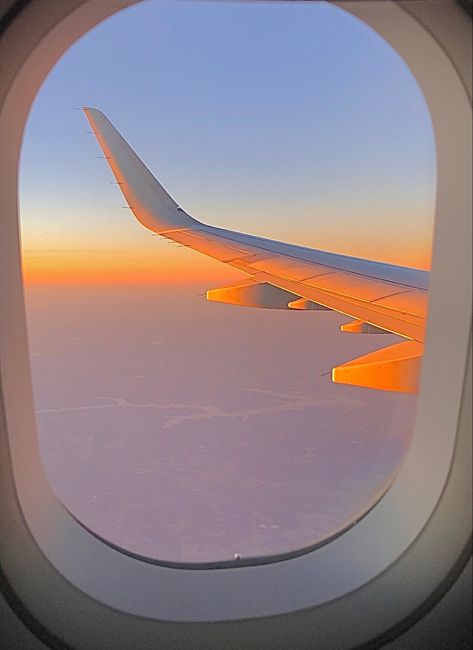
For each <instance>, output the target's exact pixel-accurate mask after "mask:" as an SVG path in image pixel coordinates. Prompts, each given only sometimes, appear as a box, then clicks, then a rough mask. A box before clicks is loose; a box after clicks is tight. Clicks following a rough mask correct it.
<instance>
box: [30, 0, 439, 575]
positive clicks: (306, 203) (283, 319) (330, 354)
mask: <svg viewBox="0 0 473 650" xmlns="http://www.w3.org/2000/svg"><path fill="white" fill-rule="evenodd" d="M125 44H126V47H125ZM83 105H88V106H95V107H97V108H99V109H100V110H102V111H103V112H104V113H105V114H106V115H107V116H108V118H109V119H110V120H111V121H112V122H113V123H114V125H115V126H116V128H117V129H118V130H119V131H120V132H121V133H122V134H123V136H124V137H125V138H126V139H127V141H128V142H129V143H130V145H131V146H132V147H133V148H134V149H135V150H136V152H137V154H138V155H139V156H140V157H141V158H142V159H143V160H144V162H145V163H146V164H147V165H148V167H149V168H150V170H151V171H152V172H153V173H154V174H155V176H156V177H157V178H158V179H159V181H160V182H161V183H162V184H163V185H164V187H165V188H166V189H167V190H168V191H169V192H170V194H171V195H172V196H173V197H174V198H175V199H176V201H177V202H178V203H179V205H180V206H182V209H183V210H185V211H187V212H189V213H190V214H192V215H193V216H194V217H196V218H197V219H199V220H201V221H203V222H205V223H208V224H211V225H213V226H217V227H221V228H227V229H230V230H232V231H239V232H244V233H250V234H254V235H258V236H261V237H266V238H270V239H271V240H278V241H284V242H290V243H293V244H298V245H302V246H305V247H308V248H315V249H320V250H323V251H330V252H335V253H338V254H341V255H346V256H351V257H353V256H354V257H357V258H364V259H369V260H375V261H379V262H386V263H388V264H391V265H398V266H402V267H413V268H417V269H423V270H428V268H429V264H430V252H431V240H432V229H433V213H434V193H435V151H434V141H433V134H432V130H431V126H430V120H429V115H428V111H427V107H426V105H425V102H424V100H423V98H422V95H421V92H420V90H419V88H418V86H417V84H416V82H415V80H414V78H413V76H412V75H411V73H410V72H409V70H408V69H407V67H406V65H405V64H404V62H403V61H402V60H401V59H400V57H399V56H398V55H397V54H396V53H395V52H394V50H392V48H391V47H390V46H389V45H388V44H387V43H386V42H385V41H383V40H382V39H381V37H380V36H379V35H377V34H376V33H374V32H373V31H372V30H371V29H369V28H368V27H367V26H366V25H364V24H363V23H361V22H360V21H358V20H357V19H355V18H354V17H353V16H350V15H348V14H347V13H345V12H344V11H343V10H341V9H339V8H337V7H334V6H330V5H326V4H323V3H314V4H309V3H307V4H302V3H274V4H267V3H264V4H256V3H255V4H252V3H249V4H236V3H228V4H227V3H221V4H218V3H208V4H207V3H196V4H193V3H171V2H147V3H143V4H140V5H137V6H135V7H133V8H131V9H128V10H126V11H124V12H121V13H119V14H116V15H115V16H113V17H112V18H110V19H109V20H107V21H105V22H104V23H102V24H101V25H99V26H98V27H96V28H95V29H94V30H92V31H91V32H89V33H88V34H87V35H86V36H84V37H83V38H82V39H81V40H80V41H79V42H78V43H77V44H76V45H74V46H73V47H72V48H71V49H70V50H69V51H68V52H67V54H66V55H65V56H64V57H63V58H62V59H61V61H60V62H59V63H58V64H57V66H56V68H55V69H54V70H53V71H52V73H51V74H50V75H49V77H48V79H47V80H46V82H45V83H44V85H43V87H42V89H41V91H40V93H39V94H38V97H37V99H36V101H35V104H34V106H33V108H32V111H31V114H30V118H29V122H28V126H27V130H26V134H25V141H24V146H23V153H22V161H21V183H20V200H21V227H22V247H23V269H24V278H25V290H26V306H27V316H28V329H29V341H30V351H31V362H32V371H33V384H34V394H35V406H36V413H37V425H38V435H39V440H40V448H41V455H42V459H43V462H44V465H45V468H46V471H47V474H48V477H49V480H50V483H51V486H52V488H53V489H54V491H55V492H56V494H57V496H58V497H59V498H60V499H61V500H62V501H63V503H64V504H65V506H66V507H67V508H68V509H69V510H70V511H71V512H72V513H73V514H74V516H76V517H77V519H79V521H81V522H82V523H83V524H84V525H86V526H87V527H88V528H90V529H91V530H93V531H94V532H95V533H96V534H98V535H100V536H101V537H103V538H104V539H107V540H108V541H110V542H112V543H113V544H116V545H118V546H120V547H122V548H124V549H126V550H127V551H130V552H132V553H136V554H139V555H142V556H146V557H149V558H152V559H156V560H162V561H167V562H176V563H183V562H184V563H185V562H192V563H201V562H204V563H205V562H221V561H227V560H233V559H234V558H235V557H236V556H239V557H241V558H242V559H245V560H246V559H248V558H252V557H262V556H263V557H268V558H269V557H271V556H273V557H274V556H277V555H279V554H282V553H287V552H296V551H298V550H301V549H304V548H307V547H309V546H311V545H313V544H317V543H320V542H322V541H324V540H326V539H328V538H329V537H331V536H332V535H334V534H336V533H338V532H340V531H342V530H343V529H344V528H346V527H347V526H349V525H351V524H352V523H353V522H354V521H356V519H358V518H359V517H360V516H362V515H363V514H364V513H365V512H366V511H367V510H368V509H369V508H370V507H372V505H373V504H374V503H376V501H377V500H378V499H379V498H380V497H381V496H382V494H383V493H384V492H385V491H386V489H387V488H388V486H389V484H390V483H391V481H392V480H393V478H394V476H395V474H396V472H397V469H398V468H399V466H400V464H401V463H402V459H403V457H404V454H405V451H406V449H407V446H408V444H409V440H410V435H411V432H412V431H413V426H414V418H415V410H416V395H415V394H407V393H402V392H393V391H385V390H374V389H368V388H361V387H358V386H352V385H347V384H336V383H333V382H332V381H331V376H330V375H331V370H332V368H334V367H337V366H339V365H341V364H343V363H346V362H348V361H350V360H352V359H356V358H359V357H361V356H363V355H366V354H368V353H370V352H372V351H374V350H377V349H380V348H384V347H387V346H390V345H393V344H395V343H398V342H402V341H403V340H405V339H403V338H401V337H399V336H396V335H394V334H390V333H384V334H379V333H358V334H356V333H349V332H347V331H345V332H343V331H341V330H340V328H341V326H342V325H344V324H347V323H348V322H349V321H352V320H353V319H352V318H349V317H347V316H345V315H343V314H340V313H337V312H336V311H321V310H297V309H281V310H279V309H263V308H252V307H247V308H243V307H237V306H234V305H229V304H222V303H217V302H212V301H207V300H206V297H205V292H206V291H207V290H209V289H214V288H219V287H224V286H226V285H232V284H235V283H239V282H242V281H244V280H246V279H247V278H248V276H247V275H246V274H244V273H242V272H240V271H238V270H236V269H235V268H232V267H230V266H228V265H226V264H223V263H221V262H218V261H216V260H214V259H211V258H209V257H206V256H204V255H201V254H199V253H198V252H195V251H192V250H189V249H188V248H186V247H178V246H177V245H175V244H173V243H171V242H169V241H167V240H165V239H161V238H159V237H153V236H152V233H151V232H150V231H149V230H147V229H145V228H144V227H143V226H141V224H139V223H138V222H137V221H136V219H135V218H134V217H133V214H132V213H131V211H130V210H129V209H127V210H124V209H122V208H123V206H126V203H125V200H124V198H123V197H122V196H121V192H120V187H119V186H117V184H116V182H115V179H114V178H113V176H112V175H111V173H110V170H109V168H108V165H107V161H106V160H103V153H102V152H101V151H100V149H99V148H98V147H97V144H96V142H95V139H94V135H93V134H88V135H87V134H86V133H85V132H86V131H88V130H89V131H90V127H89V125H88V124H87V122H86V120H85V118H84V115H83V114H82V113H81V111H79V110H74V108H77V107H80V106H83ZM355 284H356V283H355ZM392 293H393V294H397V290H395V291H393V292H392ZM388 294H389V292H388V293H387V294H386V297H390V294H389V295H388Z"/></svg>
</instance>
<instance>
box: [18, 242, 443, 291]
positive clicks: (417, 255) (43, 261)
mask: <svg viewBox="0 0 473 650" xmlns="http://www.w3.org/2000/svg"><path fill="white" fill-rule="evenodd" d="M426 248H427V247H424V248H423V249H420V247H418V250H416V251H413V250H412V247H411V248H410V249H408V248H407V247H405V248H403V249H402V250H400V251H397V252H396V254H393V255H387V254H386V251H383V252H384V253H385V254H384V255H383V256H382V257H381V255H380V254H379V253H380V252H381V251H378V255H369V254H368V251H369V247H368V246H366V247H365V248H364V249H362V250H360V248H359V247H358V249H357V251H352V252H348V251H340V250H338V251H336V252H337V253H341V254H345V255H353V256H355V257H364V258H366V259H376V260H379V261H383V262H387V263H390V264H396V265H399V266H408V267H414V268H419V269H423V270H426V271H428V270H430V262H431V250H430V247H428V250H426ZM22 270H23V279H24V282H25V283H26V284H62V285H65V284H84V283H85V284H122V283H125V284H127V283H133V284H169V283H176V284H192V283H195V282H217V283H221V282H227V281H228V282H232V281H235V282H237V281H238V280H240V279H242V278H247V277H248V276H247V275H246V274H243V273H241V272H239V271H237V270H235V269H232V268H231V267H229V266H228V265H226V264H224V263H222V262H219V261H217V260H214V259H211V258H209V257H206V256H204V255H202V254H200V253H195V252H189V251H182V249H181V250H180V251H177V250H173V249H170V250H169V251H166V254H165V255H163V254H162V251H159V250H152V249H151V250H150V249H147V250H143V249H141V250H140V247H137V249H134V250H114V249H109V250H103V251H101V250H97V249H95V250H85V249H72V250H71V249H68V250H67V249H62V250H61V249H59V250H51V249H49V250H44V249H30V248H25V249H24V250H23V253H22Z"/></svg>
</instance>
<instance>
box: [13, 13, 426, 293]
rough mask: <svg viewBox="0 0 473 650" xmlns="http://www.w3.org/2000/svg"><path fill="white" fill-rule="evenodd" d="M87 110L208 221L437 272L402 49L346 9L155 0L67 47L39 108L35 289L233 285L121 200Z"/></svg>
mask: <svg viewBox="0 0 473 650" xmlns="http://www.w3.org/2000/svg"><path fill="white" fill-rule="evenodd" d="M84 105H88V106H95V107H97V108H99V109H101V110H102V111H103V112H104V113H105V114H106V115H107V116H108V117H109V119H110V120H111V121H112V122H113V123H114V125H115V126H116V127H117V128H118V130H119V131H121V133H122V134H123V135H124V137H125V138H126V139H127V140H128V141H129V143H130V144H131V145H132V146H133V148H134V149H135V150H136V151H137V153H138V154H139V155H140V156H141V157H142V158H143V160H144V161H145V163H146V164H147V165H148V166H149V168H150V169H151V171H152V172H153V173H154V174H155V176H157V178H158V179H159V180H160V181H161V182H162V184H163V185H164V186H165V187H166V189H167V190H168V191H169V192H170V194H171V195H172V196H174V198H175V199H176V200H177V202H178V203H179V204H180V205H182V206H183V207H184V208H185V209H186V210H187V211H188V212H189V213H190V214H192V215H193V216H195V217H196V218H198V219H200V220H202V221H204V222H208V223H211V224H212V225H218V226H221V227H229V228H232V229H238V230H241V231H244V232H249V233H255V234H259V235H263V236H266V237H270V238H272V239H280V240H285V241H291V242H295V243H301V244H304V245H308V246H313V247H316V248H321V249H326V250H332V251H336V252H342V253H347V254H350V255H355V256H360V257H368V258H372V259H379V260H383V261H388V262H392V263H396V264H401V265H408V266H416V267H420V268H428V266H429V258H430V248H431V237H432V225H433V210H434V187H435V152H434V143H433V136H432V130H431V125H430V121H429V116H428V111H427V108H426V105H425V102H424V100H423V98H422V95H421V93H420V91H419V89H418V87H417V85H416V82H415V81H414V79H413V77H412V75H411V73H410V72H409V70H408V68H407V67H406V65H405V64H404V63H403V61H402V60H401V59H400V58H399V56H398V55H397V54H396V53H395V52H394V51H393V50H392V48H391V47H390V46H388V45H387V44H386V43H385V42H384V41H383V40H382V39H381V38H380V37H379V36H378V35H377V34H375V33H374V32H373V31H372V30H371V29H370V28H368V27H367V26H366V25H364V24H363V23H361V22H360V21H358V20H357V19H356V18H354V17H352V16H351V15H349V14H348V13H346V12H345V11H343V10H341V9H339V8H337V7H334V6H329V5H325V4H323V3H320V4H310V3H303V4H302V3H301V4H299V3H297V4H296V3H291V4H290V6H289V5H286V4H284V3H275V4H271V3H269V4H266V3H264V4H262V3H255V4H252V3H247V4H246V3H243V4H238V3H214V2H209V3H206V2H199V3H192V2H179V1H178V2H154V1H150V2H144V3H142V4H140V5H138V6H135V7H132V8H130V9H128V10H126V11H122V12H120V13H119V14H117V15H115V16H113V17H112V18H110V19H108V20H106V21H105V22H104V23H103V24H101V25H99V26H98V27H96V28H95V29H94V30H92V31H91V32H89V33H88V34H87V35H86V36H84V37H83V38H82V39H81V40H80V41H79V42H78V43H77V44H76V45H75V46H74V47H72V48H71V49H70V50H69V51H68V52H67V53H66V54H65V55H64V57H63V58H62V59H61V61H60V62H59V63H58V64H57V66H56V67H55V68H54V70H53V71H52V73H51V74H50V75H49V77H48V78H47V80H46V81H45V83H44V85H43V86H42V88H41V90H40V92H39V94H38V96H37V98H36V101H35V103H34V105H33V108H32V111H31V114H30V117H29V121H28V125H27V129H26V133H25V139H24V146H23V152H22V159H21V184H20V203H21V225H22V240H23V247H24V269H25V276H26V278H27V280H28V281H35V282H44V281H46V282H62V283H69V282H103V281H104V282H123V281H126V282H140V281H145V282H153V283H154V282H165V283H167V282H170V281H171V282H175V281H178V282H187V281H189V280H192V281H195V280H200V279H208V280H209V281H212V280H224V281H226V280H231V279H233V278H235V279H238V278H239V277H240V274H237V273H236V272H235V271H232V270H230V269H226V268H225V267H224V266H223V265H221V264H220V263H218V262H215V261H212V260H209V259H206V258H204V257H202V256H200V255H199V254H197V253H193V252H191V251H188V250H185V249H178V248H175V247H174V246H173V245H171V244H169V243H166V242H162V241H159V240H158V238H155V237H152V236H151V233H150V232H149V231H147V230H146V229H144V228H143V227H142V226H140V225H139V224H138V223H137V222H136V221H135V220H134V218H133V216H132V214H131V213H130V212H129V210H126V209H123V208H122V206H124V205H125V202H124V199H123V198H122V196H121V193H120V192H119V190H118V188H117V186H116V185H112V184H111V183H110V182H109V181H111V180H112V176H111V173H110V171H109V169H108V166H107V164H106V162H105V161H104V160H103V159H100V158H98V156H99V155H100V154H101V152H100V150H99V148H98V146H97V143H96V142H95V139H94V136H93V135H90V134H87V133H86V132H87V131H88V130H90V127H89V126H88V124H87V122H86V120H85V117H84V115H83V113H82V112H81V111H79V110H74V109H76V108H78V107H81V106H84Z"/></svg>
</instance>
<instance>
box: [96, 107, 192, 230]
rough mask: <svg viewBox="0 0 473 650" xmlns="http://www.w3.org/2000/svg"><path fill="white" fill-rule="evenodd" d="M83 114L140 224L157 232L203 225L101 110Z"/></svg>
mask: <svg viewBox="0 0 473 650" xmlns="http://www.w3.org/2000/svg"><path fill="white" fill-rule="evenodd" d="M83 111H84V113H85V115H86V117H87V119H88V121H89V123H90V126H91V127H92V131H93V133H94V134H95V137H96V138H97V141H98V143H99V145H100V147H101V149H102V151H103V154H104V156H105V158H106V160H107V162H108V164H109V165H110V168H111V170H112V172H113V175H114V176H115V178H116V180H117V182H118V184H119V186H120V189H121V191H122V192H123V195H124V197H125V199H126V201H127V203H128V205H129V207H130V209H131V210H132V212H133V214H134V215H135V217H136V218H137V219H138V221H140V222H141V223H142V224H143V225H144V226H146V227H147V228H149V229H150V230H153V231H154V232H157V233H165V232H166V231H169V230H176V229H182V228H193V227H195V226H196V225H200V224H199V222H198V221H197V220H196V219H193V218H192V217H191V216H190V215H188V214H187V213H186V212H184V210H182V208H180V207H179V206H178V204H177V203H176V202H175V201H174V199H173V198H172V197H171V196H170V195H169V194H168V193H167V192H166V190H165V189H164V187H163V186H162V185H161V184H160V183H159V182H158V181H157V180H156V178H155V177H154V176H153V174H152V173H151V172H150V171H149V169H148V168H147V167H146V165H145V164H144V163H143V162H142V161H141V160H140V158H138V156H137V155H136V153H135V152H134V151H133V149H132V148H131V147H130V145H129V144H128V142H127V141H126V140H125V139H124V138H123V137H122V136H121V135H120V133H119V132H118V131H117V130H116V129H115V127H114V126H113V124H112V123H111V122H110V121H109V120H108V119H107V117H105V115H104V114H103V113H102V112H101V111H99V110H97V109H96V108H90V107H87V106H84V108H83Z"/></svg>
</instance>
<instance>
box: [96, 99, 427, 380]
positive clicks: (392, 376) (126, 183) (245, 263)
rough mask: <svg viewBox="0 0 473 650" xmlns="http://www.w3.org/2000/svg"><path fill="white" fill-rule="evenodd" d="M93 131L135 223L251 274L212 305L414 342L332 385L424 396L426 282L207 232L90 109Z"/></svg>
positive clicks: (351, 366)
mask: <svg viewBox="0 0 473 650" xmlns="http://www.w3.org/2000/svg"><path fill="white" fill-rule="evenodd" d="M84 112H85V115H86V117H87V119H88V120H89V123H90V125H91V127H92V131H93V133H94V134H95V136H96V138H97V140H98V143H99V145H100V147H101V149H102V151H103V154H104V157H105V158H106V160H107V162H108V164H109V165H110V168H111V170H112V172H113V174H114V176H115V179H116V182H117V184H118V185H119V187H120V189H121V190H122V193H123V195H124V197H125V199H126V201H127V203H128V206H129V207H130V209H131V210H132V212H133V214H134V215H135V217H136V218H137V219H138V221H140V222H141V223H142V224H143V225H144V226H146V227H147V228H149V229H150V230H152V231H154V232H156V233H158V234H159V235H162V236H163V237H166V238H167V239H170V240H172V241H175V242H178V243H180V244H182V245H184V246H187V247H189V248H192V249H193V250H196V251H199V252H201V253H203V254H205V255H208V256H210V257H213V258H214V259H217V260H219V261H221V262H224V263H226V264H228V265H230V266H233V267H234V268H236V269H238V270H240V271H243V272H245V273H247V274H248V275H249V276H250V279H249V280H248V281H246V282H242V283H239V284H237V285H235V286H232V287H223V288H221V289H213V290H210V291H208V292H207V299H208V300H213V301H218V302H226V303H231V304H237V305H244V306H251V307H266V308H277V309H296V310H301V309H304V310H305V309H313V310H334V311H338V312H340V313H342V314H345V315H346V316H349V317H351V318H352V319H354V320H353V321H352V322H350V323H348V324H345V325H343V326H342V330H343V331H347V332H356V333H369V334H373V333H377V334H379V333H385V332H390V333H393V334H397V335H399V336H402V337H404V338H406V339H409V340H408V341H405V342H403V343H398V344H395V345H391V346H389V347H385V348H382V349H380V350H377V351H375V352H372V353H370V354H368V355H365V356H363V357H359V358H358V359H354V360H352V361H349V362H347V363H345V364H342V365H341V366H338V367H336V368H334V369H333V371H332V380H333V381H334V382H337V383H346V384H352V385H357V386H366V387H369V388H377V389H381V390H391V391H400V392H417V390H418V384H419V375H420V361H421V358H422V353H423V342H424V337H425V329H426V319H427V306H428V294H427V288H428V275H429V274H428V273H427V272H425V271H420V270H418V269H410V268H405V267H399V266H393V265H390V264H383V263H380V262H373V261H370V260H364V259H359V258H354V257H349V256H345V255H337V254H334V253H329V252H326V251H319V250H315V249H310V248H305V247H302V246H297V245H294V244H286V243H283V242H278V241H273V240H270V239H265V238H262V237H256V236H254V235H246V234H244V233H239V232H234V231H231V230H225V229H223V228H216V227H213V226H209V225H206V224H204V223H202V222H200V221H197V219H194V218H193V217H191V216H190V215H189V214H187V212H185V211H184V210H183V209H182V208H180V207H179V205H178V204H177V203H176V202H175V201H174V199H173V198H172V197H171V196H170V195H169V194H168V193H167V192H166V190H165V189H164V188H163V187H162V185H161V184H160V183H159V182H158V181H157V180H156V178H155V177H154V176H153V175H152V174H151V172H150V171H149V169H148V168H147V167H146V166H145V165H144V163H143V162H142V161H141V160H140V158H138V156H137V155H136V153H135V152H134V151H133V149H132V148H131V147H130V146H129V144H128V143H127V142H126V140H125V139H124V138H123V137H122V136H121V135H120V133H119V132H118V131H117V130H116V129H115V127H114V126H113V125H112V124H111V122H110V121H109V120H108V119H107V118H106V117H105V115H104V114H103V113H102V112H101V111H99V110H97V109H94V108H84Z"/></svg>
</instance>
